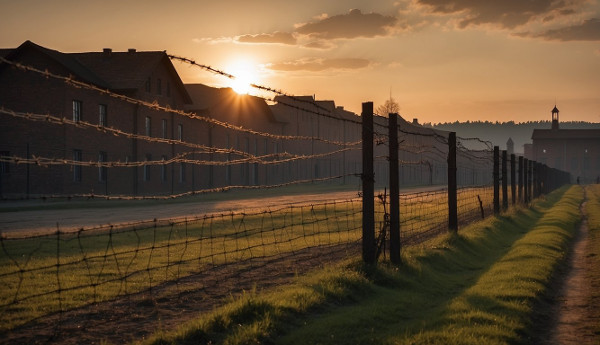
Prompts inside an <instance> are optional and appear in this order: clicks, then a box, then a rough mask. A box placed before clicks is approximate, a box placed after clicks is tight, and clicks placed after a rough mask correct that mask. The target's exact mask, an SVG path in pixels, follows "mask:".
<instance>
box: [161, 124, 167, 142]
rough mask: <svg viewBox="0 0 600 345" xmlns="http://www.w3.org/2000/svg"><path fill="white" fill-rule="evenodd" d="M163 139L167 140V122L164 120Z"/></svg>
mask: <svg viewBox="0 0 600 345" xmlns="http://www.w3.org/2000/svg"><path fill="white" fill-rule="evenodd" d="M162 138H163V139H167V120H165V119H163V120H162Z"/></svg>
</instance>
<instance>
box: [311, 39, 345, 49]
mask: <svg viewBox="0 0 600 345" xmlns="http://www.w3.org/2000/svg"><path fill="white" fill-rule="evenodd" d="M303 47H305V48H311V49H333V48H335V47H337V46H336V45H335V44H333V43H331V41H324V40H318V41H312V42H309V43H307V44H305V45H304V46H303Z"/></svg>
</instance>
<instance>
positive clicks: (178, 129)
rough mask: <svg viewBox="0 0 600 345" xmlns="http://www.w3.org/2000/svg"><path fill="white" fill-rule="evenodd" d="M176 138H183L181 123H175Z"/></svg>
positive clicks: (180, 139)
mask: <svg viewBox="0 0 600 345" xmlns="http://www.w3.org/2000/svg"><path fill="white" fill-rule="evenodd" d="M177 140H179V141H182V140H183V125H182V124H178V125H177Z"/></svg>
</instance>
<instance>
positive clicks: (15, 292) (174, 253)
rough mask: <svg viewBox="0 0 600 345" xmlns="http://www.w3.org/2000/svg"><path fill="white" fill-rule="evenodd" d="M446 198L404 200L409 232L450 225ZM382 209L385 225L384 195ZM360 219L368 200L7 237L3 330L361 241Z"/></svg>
mask: <svg viewBox="0 0 600 345" xmlns="http://www.w3.org/2000/svg"><path fill="white" fill-rule="evenodd" d="M473 193H480V194H482V195H485V194H486V193H485V192H484V191H479V192H477V191H476V190H475V191H474V192H473V191H470V192H469V193H461V194H460V195H459V205H461V204H468V203H469V202H471V203H472V201H468V200H469V199H473V198H476V196H475V194H473ZM488 194H489V193H488ZM446 198H447V196H446V194H444V193H421V194H419V196H418V197H416V198H414V199H410V200H402V202H401V205H402V206H401V213H402V214H403V216H404V217H403V218H402V226H403V229H404V230H403V236H407V235H415V234H418V233H419V232H422V231H427V230H428V229H430V228H431V226H434V225H440V224H441V225H442V226H444V225H445V224H447V204H446ZM376 210H377V217H376V218H377V219H378V220H377V222H378V224H379V223H380V221H381V219H380V218H382V217H383V210H382V206H381V204H380V203H376ZM477 212H478V211H477ZM361 222H362V216H361V204H360V202H359V201H352V202H337V203H328V204H323V205H316V206H314V207H312V206H303V207H290V208H289V209H288V208H284V209H282V210H279V211H276V210H274V211H271V212H263V213H256V214H248V215H224V216H215V217H208V218H205V219H200V220H198V221H194V222H189V223H176V224H172V225H171V226H156V227H154V226H152V224H147V225H145V226H144V227H143V228H138V229H125V230H114V231H110V232H109V231H107V230H104V231H85V232H81V233H75V234H61V235H60V237H57V236H56V235H55V234H54V235H48V236H41V237H34V238H26V239H6V238H3V239H2V240H1V241H0V242H1V245H2V246H1V248H0V284H1V285H2V286H3V289H0V331H3V330H10V329H12V328H14V327H17V326H19V325H22V324H24V323H26V322H28V321H30V320H32V319H35V318H38V317H41V316H44V315H47V314H51V313H53V312H56V311H66V310H71V309H73V308H77V307H81V306H84V305H87V304H90V303H95V302H103V301H108V300H111V299H114V298H115V297H118V296H122V295H126V294H131V293H136V292H140V291H145V290H147V289H149V288H151V287H155V286H157V285H159V284H162V283H164V282H167V281H172V280H176V279H179V278H182V277H185V276H188V275H191V274H194V273H198V272H202V271H203V270H205V269H206V268H210V267H213V266H218V265H222V264H225V263H234V262H239V261H243V260H247V259H251V258H256V257H267V256H273V255H279V254H286V253H292V252H294V251H299V250H302V249H304V248H308V247H314V246H327V245H335V244H346V243H352V242H357V241H359V240H360V236H361V230H360V225H361ZM378 226H379V225H378ZM378 226H377V227H378ZM57 264H59V266H58V269H57Z"/></svg>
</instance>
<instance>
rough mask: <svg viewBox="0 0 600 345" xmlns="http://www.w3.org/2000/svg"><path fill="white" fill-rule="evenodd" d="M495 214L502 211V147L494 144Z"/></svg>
mask: <svg viewBox="0 0 600 345" xmlns="http://www.w3.org/2000/svg"><path fill="white" fill-rule="evenodd" d="M493 177H494V214H498V213H500V148H499V147H498V146H494V172H493Z"/></svg>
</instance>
